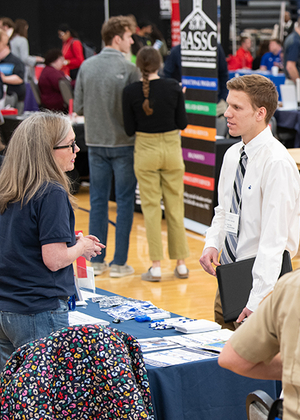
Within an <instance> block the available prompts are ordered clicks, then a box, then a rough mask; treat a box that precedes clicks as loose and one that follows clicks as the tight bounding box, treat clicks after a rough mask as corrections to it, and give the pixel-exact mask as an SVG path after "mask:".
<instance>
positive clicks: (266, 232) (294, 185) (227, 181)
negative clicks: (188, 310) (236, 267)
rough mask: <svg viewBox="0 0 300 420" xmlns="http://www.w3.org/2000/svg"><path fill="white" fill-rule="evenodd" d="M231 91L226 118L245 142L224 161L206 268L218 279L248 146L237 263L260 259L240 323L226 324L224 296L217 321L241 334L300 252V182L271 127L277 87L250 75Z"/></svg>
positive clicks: (202, 261) (217, 307) (217, 309)
mask: <svg viewBox="0 0 300 420" xmlns="http://www.w3.org/2000/svg"><path fill="white" fill-rule="evenodd" d="M227 88H228V89H229V94H228V97H227V103H228V108H227V110H226V112H225V114H224V115H225V117H226V118H227V125H228V129H229V133H230V135H232V136H234V137H237V136H241V138H242V141H241V142H238V143H236V144H234V145H233V146H231V147H230V148H229V149H228V150H227V152H226V154H225V156H224V160H223V164H222V168H221V173H220V180H219V186H218V195H219V196H218V197H219V204H218V206H217V207H216V208H215V216H214V218H213V220H212V224H211V227H210V228H209V229H208V231H207V235H206V243H205V247H204V250H203V253H202V256H201V258H200V264H201V265H202V267H203V268H204V270H205V271H206V272H208V273H209V274H211V275H214V276H216V271H215V268H214V266H218V265H220V263H219V261H218V255H219V252H220V251H221V250H222V249H223V250H224V247H225V245H224V242H225V236H226V233H227V232H226V229H227V228H226V226H228V217H230V216H228V215H229V214H231V204H232V193H233V184H234V180H235V176H236V170H237V165H238V164H239V160H240V153H241V148H242V146H244V151H245V153H246V155H247V165H246V171H245V176H244V179H243V183H242V189H241V203H242V205H241V210H240V213H239V216H237V217H238V233H235V235H236V236H237V247H236V256H235V257H236V261H238V260H243V259H246V258H251V257H256V259H255V263H254V265H253V270H252V275H253V285H252V290H251V292H250V295H249V299H248V302H247V304H246V307H245V308H244V309H243V310H242V312H241V314H240V315H239V317H238V318H237V320H236V323H230V324H229V323H225V321H224V318H223V312H222V305H221V302H220V297H219V291H217V294H216V300H215V320H216V321H217V322H218V323H219V324H221V325H222V326H223V327H225V328H231V329H235V328H236V327H237V326H238V323H240V322H242V321H243V319H244V318H246V317H249V316H250V315H251V313H252V312H253V311H255V310H256V308H257V307H258V305H259V303H260V302H261V300H262V299H263V298H264V297H265V296H266V295H267V294H268V293H269V292H270V291H271V290H272V289H273V288H274V285H275V283H276V281H277V279H278V276H279V274H280V271H281V264H282V255H283V252H284V250H288V251H289V252H290V255H291V258H292V257H293V256H294V255H295V254H296V252H297V250H298V246H299V195H300V177H299V172H298V170H297V167H296V164H295V162H294V161H293V159H292V158H291V156H290V155H289V153H288V151H287V150H286V148H285V147H284V146H283V145H282V144H281V143H280V142H279V141H278V140H277V139H275V138H274V137H273V135H272V133H271V130H270V127H269V126H268V124H269V121H270V119H271V117H272V115H273V113H274V112H275V110H276V108H277V101H278V94H277V91H276V87H275V85H274V84H273V83H272V82H271V81H270V80H269V79H267V78H266V77H264V76H260V75H249V76H248V75H247V76H242V77H238V78H234V79H231V80H230V81H228V82H227ZM231 215H232V214H231ZM241 281H243V279H242V278H241ZM233 293H234V291H233Z"/></svg>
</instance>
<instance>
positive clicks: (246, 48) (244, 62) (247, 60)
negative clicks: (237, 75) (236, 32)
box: [236, 36, 253, 69]
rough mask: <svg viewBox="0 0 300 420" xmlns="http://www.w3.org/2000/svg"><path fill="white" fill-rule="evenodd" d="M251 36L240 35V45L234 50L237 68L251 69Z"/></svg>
mask: <svg viewBox="0 0 300 420" xmlns="http://www.w3.org/2000/svg"><path fill="white" fill-rule="evenodd" d="M250 50H251V38H250V37H248V36H244V37H241V46H240V48H239V49H238V50H237V52H236V57H237V59H238V63H239V66H238V68H239V69H252V61H253V57H252V55H251V52H250Z"/></svg>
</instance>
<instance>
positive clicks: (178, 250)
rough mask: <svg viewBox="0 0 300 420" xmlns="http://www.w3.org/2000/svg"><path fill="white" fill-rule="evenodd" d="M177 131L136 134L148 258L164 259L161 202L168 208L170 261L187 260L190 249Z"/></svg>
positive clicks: (136, 164)
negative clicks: (185, 218) (186, 232)
mask: <svg viewBox="0 0 300 420" xmlns="http://www.w3.org/2000/svg"><path fill="white" fill-rule="evenodd" d="M180 143H181V140H180V137H179V133H178V130H174V131H168V132H166V133H155V134H152V133H141V132H137V133H136V140H135V149H134V171H135V175H136V178H137V180H138V183H139V188H140V196H141V202H142V211H143V215H144V219H145V225H146V232H147V240H148V245H149V254H150V259H151V260H152V261H158V260H159V261H160V260H162V259H163V247H162V240H161V218H162V211H161V207H160V201H161V198H163V202H164V206H165V217H166V221H167V229H168V249H169V257H170V258H171V259H184V258H186V257H188V256H189V249H188V244H187V239H186V235H185V228H184V224H183V217H184V205H183V174H184V169H185V168H184V163H183V158H182V151H181V144H180Z"/></svg>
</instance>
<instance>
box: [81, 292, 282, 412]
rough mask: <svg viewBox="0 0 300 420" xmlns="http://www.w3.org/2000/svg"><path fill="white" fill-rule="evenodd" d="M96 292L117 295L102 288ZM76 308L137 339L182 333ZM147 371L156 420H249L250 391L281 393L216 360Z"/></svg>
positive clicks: (92, 308) (95, 306) (276, 385)
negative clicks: (229, 369)
mask: <svg viewBox="0 0 300 420" xmlns="http://www.w3.org/2000/svg"><path fill="white" fill-rule="evenodd" d="M97 293H99V294H105V295H114V293H110V292H107V291H105V290H102V289H97ZM77 309H78V310H79V311H82V312H86V313H87V314H89V315H92V316H95V317H98V318H102V319H106V320H108V321H110V322H111V324H110V326H112V327H115V328H118V329H120V330H122V331H125V332H127V333H129V334H132V335H133V336H135V337H136V338H137V339H139V338H147V337H157V336H161V337H163V336H168V335H175V334H179V333H178V332H177V331H175V330H173V329H170V330H153V329H151V328H149V323H148V322H144V323H139V322H136V321H134V320H131V321H125V322H121V323H119V324H113V323H112V318H111V317H109V316H108V315H106V313H105V312H101V311H100V309H99V306H98V304H97V303H89V304H88V306H87V308H86V309H83V308H77ZM172 316H178V315H175V314H172ZM147 370H148V376H149V381H150V388H151V394H152V399H153V404H154V410H155V417H156V420H247V415H246V397H247V395H248V394H249V393H250V392H252V391H255V390H257V389H262V390H264V391H265V392H267V393H268V394H269V395H270V396H271V397H272V398H276V397H277V396H278V394H279V392H280V383H277V382H276V381H261V380H257V379H249V378H244V377H242V376H239V375H236V374H234V373H232V372H230V371H228V370H226V369H222V368H220V367H219V365H218V363H217V360H216V359H214V360H203V361H199V362H191V363H185V364H181V365H176V366H168V367H159V368H158V367H153V366H147Z"/></svg>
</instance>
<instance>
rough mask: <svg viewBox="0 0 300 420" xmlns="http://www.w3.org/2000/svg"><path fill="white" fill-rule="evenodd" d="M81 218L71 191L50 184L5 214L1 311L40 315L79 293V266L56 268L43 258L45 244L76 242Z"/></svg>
mask: <svg viewBox="0 0 300 420" xmlns="http://www.w3.org/2000/svg"><path fill="white" fill-rule="evenodd" d="M74 226H75V217H74V212H73V209H72V206H71V204H70V201H69V199H68V195H67V193H66V191H65V190H64V189H63V188H62V187H61V186H59V185H55V184H50V185H48V186H47V187H46V189H45V191H44V192H43V193H42V194H40V193H38V194H36V195H35V197H34V198H32V199H31V200H30V201H29V202H28V204H24V205H23V207H22V208H21V205H20V202H17V203H10V204H9V205H8V208H7V209H6V210H5V212H4V213H3V214H1V215H0V310H1V311H8V312H16V313H21V314H35V313H39V312H44V311H48V310H54V309H57V308H58V307H59V301H58V297H68V296H71V295H73V294H74V293H75V288H74V272H73V265H72V264H70V265H69V266H67V267H65V268H62V269H60V270H58V271H56V272H52V271H51V270H49V269H48V268H47V267H46V265H45V264H44V262H43V258H42V245H46V244H51V243H56V242H66V243H67V246H73V245H75V244H76V237H75V231H74Z"/></svg>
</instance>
